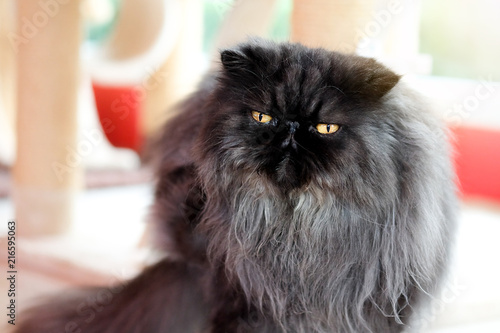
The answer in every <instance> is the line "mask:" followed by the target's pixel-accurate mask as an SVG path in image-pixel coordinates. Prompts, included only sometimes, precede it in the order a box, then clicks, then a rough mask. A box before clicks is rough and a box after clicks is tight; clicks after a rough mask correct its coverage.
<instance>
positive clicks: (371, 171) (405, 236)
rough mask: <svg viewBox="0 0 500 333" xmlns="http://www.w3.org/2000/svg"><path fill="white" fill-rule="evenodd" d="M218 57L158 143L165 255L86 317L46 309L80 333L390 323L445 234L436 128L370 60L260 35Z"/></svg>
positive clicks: (443, 246)
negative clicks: (216, 66) (216, 67)
mask: <svg viewBox="0 0 500 333" xmlns="http://www.w3.org/2000/svg"><path fill="white" fill-rule="evenodd" d="M222 63H223V69H222V70H221V72H220V73H218V74H217V75H215V76H212V77H210V78H208V79H207V80H206V81H205V82H204V84H203V86H202V87H201V88H200V90H199V91H198V92H197V93H196V94H194V95H193V96H192V97H191V98H190V99H188V100H187V101H186V102H185V103H184V104H183V105H182V107H181V108H180V112H179V114H178V115H177V116H176V117H175V118H174V119H172V120H171V121H170V122H169V123H168V124H167V126H166V128H165V130H164V132H163V135H162V138H161V140H160V142H161V146H160V148H159V150H158V151H157V154H158V157H159V160H160V162H159V169H158V184H157V187H156V201H155V204H154V216H155V220H156V227H157V229H156V234H158V235H159V237H158V246H160V247H161V248H162V249H163V250H165V251H166V252H167V253H169V259H166V260H163V261H161V262H160V263H158V264H157V265H156V266H155V267H153V268H150V269H149V270H146V271H145V272H144V273H143V274H142V275H141V276H139V277H138V278H137V279H136V280H134V281H133V282H132V285H134V283H135V285H134V287H131V286H130V285H129V286H127V287H125V290H124V291H123V292H121V293H120V294H118V295H117V296H116V298H115V299H114V300H113V303H112V304H111V305H110V306H108V309H106V308H105V309H104V310H103V312H102V313H100V314H99V316H98V317H97V318H95V319H93V320H92V321H91V322H88V323H87V322H85V321H84V319H85V318H78V316H77V315H74V316H71V315H70V314H67V313H65V314H64V315H63V316H57V315H55V314H54V315H50V316H52V317H60V318H68V320H69V319H70V318H72V320H76V321H77V323H79V327H81V329H82V332H92V333H94V332H179V333H190V332H203V333H208V332H210V333H221V332H248V333H251V332H252V333H278V332H297V333H299V332H300V333H320V332H323V333H326V332H342V333H343V332H353V333H354V332H360V333H361V332H363V333H364V332H375V333H378V332H380V333H391V332H394V333H395V332H401V331H403V330H404V329H405V327H406V326H407V325H409V324H410V323H411V319H412V315H413V313H414V312H415V311H417V310H418V309H419V307H420V306H422V305H425V304H426V303H427V302H428V301H429V299H430V297H431V296H430V295H432V294H434V293H435V292H436V291H437V288H438V286H439V283H440V281H441V279H442V276H443V274H444V270H445V267H446V264H447V261H448V257H449V247H450V243H451V239H452V232H453V229H454V220H455V217H454V211H455V206H454V205H455V196H454V186H453V175H452V172H451V167H450V163H449V152H448V148H447V144H446V143H445V134H444V133H443V130H442V128H441V126H440V124H439V122H437V121H436V120H435V118H434V117H433V116H432V115H431V114H430V113H429V112H428V111H427V110H425V106H424V105H423V104H422V103H421V102H420V101H419V99H418V98H417V97H416V96H415V95H413V94H412V93H411V91H410V90H408V89H407V88H406V87H405V86H404V85H403V84H402V83H398V81H399V77H398V76H397V75H395V74H394V73H392V72H391V71H390V70H388V69H386V68H385V67H383V66H381V65H379V64H378V63H376V62H374V61H372V60H369V59H365V58H361V57H356V56H347V55H342V54H337V53H332V52H327V51H325V50H320V49H308V48H305V47H302V46H300V45H296V44H272V43H267V42H263V41H259V42H252V43H248V44H242V45H240V46H239V47H237V48H235V49H234V50H228V51H224V52H223V53H222ZM326 129H328V131H329V132H330V131H331V132H330V133H326V132H324V131H326ZM159 272H160V273H159ZM169 272H171V273H169ZM162 281H164V282H165V285H164V287H163V288H162V287H161V286H162V285H163V283H162ZM151 286H155V287H154V288H152V287H151ZM131 295H132V296H131ZM133 295H135V296H133ZM148 295H149V296H148ZM148 300H150V301H148ZM138 309H141V310H140V311H142V313H144V318H145V319H144V320H143V319H140V320H139V321H138V320H130V319H129V320H127V315H126V314H127V313H129V314H132V313H134V311H138ZM53 312H54V311H52V310H48V313H53ZM118 313H120V315H117V314H118ZM46 316H49V314H46ZM38 317H41V315H38ZM136 317H137V316H136ZM129 318H130V316H129ZM137 318H140V316H139V317H137ZM189 318H191V319H189ZM62 321H63V320H61V319H54V320H53V321H50V322H49V321H48V322H47V324H46V325H47V328H46V329H45V330H40V329H38V330H37V332H50V330H49V329H52V330H54V329H55V328H56V325H59V326H60V325H61V322H62ZM146 321H147V322H148V324H146ZM109 327H114V329H110V328H109ZM20 332H30V328H29V326H28V325H27V326H25V328H23V329H21V330H20Z"/></svg>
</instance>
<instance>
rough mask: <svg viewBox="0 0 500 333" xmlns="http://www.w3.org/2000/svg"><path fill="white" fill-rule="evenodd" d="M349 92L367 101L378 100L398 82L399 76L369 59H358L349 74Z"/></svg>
mask: <svg viewBox="0 0 500 333" xmlns="http://www.w3.org/2000/svg"><path fill="white" fill-rule="evenodd" d="M349 76H350V78H352V81H351V84H350V86H351V87H350V88H351V89H350V90H351V91H352V92H354V93H355V94H357V95H361V96H362V97H363V98H365V99H368V100H374V101H375V100H379V99H380V98H382V97H383V96H384V95H385V94H387V93H388V92H389V91H390V90H391V89H392V88H394V86H395V85H396V84H397V83H398V82H399V80H400V79H401V76H399V75H398V74H396V73H394V72H393V71H392V70H390V69H389V68H387V67H386V66H384V65H382V64H380V63H379V62H377V61H376V60H374V59H371V58H362V57H359V58H358V59H357V61H355V66H354V68H352V70H351V73H350V75H349Z"/></svg>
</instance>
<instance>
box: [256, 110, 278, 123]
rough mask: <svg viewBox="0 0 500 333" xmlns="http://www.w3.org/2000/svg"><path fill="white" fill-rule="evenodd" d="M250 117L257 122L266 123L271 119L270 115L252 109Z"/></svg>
mask: <svg viewBox="0 0 500 333" xmlns="http://www.w3.org/2000/svg"><path fill="white" fill-rule="evenodd" d="M252 118H253V119H255V120H256V121H258V122H259V123H268V122H270V121H271V119H273V117H271V116H270V115H267V114H265V113H262V112H257V111H252Z"/></svg>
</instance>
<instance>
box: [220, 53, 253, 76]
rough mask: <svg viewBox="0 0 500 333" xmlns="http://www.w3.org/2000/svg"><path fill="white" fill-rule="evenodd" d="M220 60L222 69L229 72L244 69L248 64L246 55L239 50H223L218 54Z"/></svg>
mask: <svg viewBox="0 0 500 333" xmlns="http://www.w3.org/2000/svg"><path fill="white" fill-rule="evenodd" d="M220 60H221V62H222V66H223V67H224V69H225V70H227V71H229V72H234V71H237V70H239V69H241V68H245V67H247V66H248V65H249V63H250V60H249V59H248V57H247V56H246V54H244V53H243V52H241V51H240V50H224V51H222V52H221V54H220Z"/></svg>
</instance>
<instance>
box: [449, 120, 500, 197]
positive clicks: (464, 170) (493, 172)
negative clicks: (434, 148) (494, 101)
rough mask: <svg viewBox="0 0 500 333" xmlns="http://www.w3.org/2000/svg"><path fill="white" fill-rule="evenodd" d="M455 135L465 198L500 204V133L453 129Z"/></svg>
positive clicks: (457, 158)
mask: <svg viewBox="0 0 500 333" xmlns="http://www.w3.org/2000/svg"><path fill="white" fill-rule="evenodd" d="M452 132H453V135H454V138H453V142H454V147H455V169H456V172H457V175H458V179H459V188H460V190H461V192H462V195H463V197H464V198H483V199H488V200H495V201H497V202H500V130H492V129H485V128H474V127H454V128H452Z"/></svg>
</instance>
